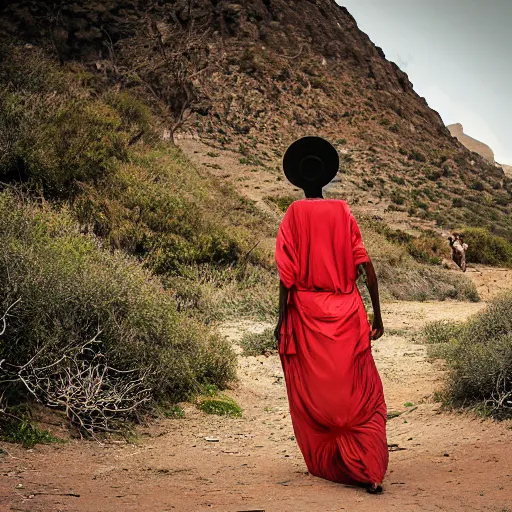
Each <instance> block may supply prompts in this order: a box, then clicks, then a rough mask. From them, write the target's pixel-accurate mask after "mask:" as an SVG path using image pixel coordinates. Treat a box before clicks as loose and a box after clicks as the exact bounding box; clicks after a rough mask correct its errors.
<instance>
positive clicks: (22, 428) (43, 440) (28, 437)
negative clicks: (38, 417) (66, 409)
mask: <svg viewBox="0 0 512 512" xmlns="http://www.w3.org/2000/svg"><path fill="white" fill-rule="evenodd" d="M0 440H2V441H7V442H8V443H17V444H21V445H22V446H23V448H33V447H34V446H35V445H36V444H50V443H58V442H61V440H60V439H58V438H57V437H54V436H52V434H51V433H50V432H48V430H41V429H40V428H39V427H37V426H36V425H34V424H33V423H31V422H30V420H29V419H27V418H15V417H11V418H8V419H7V420H6V421H3V422H0Z"/></svg>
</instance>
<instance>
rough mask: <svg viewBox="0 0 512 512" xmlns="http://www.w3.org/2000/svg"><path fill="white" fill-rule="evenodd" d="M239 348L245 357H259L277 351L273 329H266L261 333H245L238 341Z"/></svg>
mask: <svg viewBox="0 0 512 512" xmlns="http://www.w3.org/2000/svg"><path fill="white" fill-rule="evenodd" d="M240 346H241V347H242V348H243V350H244V355H246V356H260V355H266V354H271V353H274V352H276V351H277V342H276V340H275V338H274V329H272V328H268V329H265V330H264V331H263V332H261V333H247V334H245V336H244V337H243V338H242V339H241V340H240Z"/></svg>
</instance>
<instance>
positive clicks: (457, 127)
mask: <svg viewBox="0 0 512 512" xmlns="http://www.w3.org/2000/svg"><path fill="white" fill-rule="evenodd" d="M447 128H448V130H449V131H450V133H451V134H452V136H453V137H455V138H456V139H457V140H458V141H459V142H460V143H461V144H462V145H464V146H465V147H467V148H468V149H469V150H470V151H473V153H478V154H479V155H480V156H483V157H484V158H485V159H486V160H489V162H494V152H493V151H492V149H491V148H490V147H489V146H488V145H487V144H484V143H483V142H480V141H479V140H476V139H474V138H473V137H470V136H469V135H467V134H465V133H464V127H463V126H462V125H461V124H460V123H456V124H451V125H449V126H447Z"/></svg>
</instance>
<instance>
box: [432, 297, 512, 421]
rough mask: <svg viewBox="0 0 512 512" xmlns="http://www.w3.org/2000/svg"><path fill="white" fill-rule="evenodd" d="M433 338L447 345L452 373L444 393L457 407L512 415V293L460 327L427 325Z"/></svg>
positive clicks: (497, 415) (448, 363)
mask: <svg viewBox="0 0 512 512" xmlns="http://www.w3.org/2000/svg"><path fill="white" fill-rule="evenodd" d="M425 335H426V337H427V339H428V340H429V341H432V342H437V343H441V344H445V347H444V349H443V350H442V351H441V352H437V355H439V354H440V355H441V356H442V357H444V358H445V359H446V362H447V365H448V368H449V370H450V371H449V375H448V380H447V384H446V390H445V393H444V395H445V396H446V397H447V398H448V400H449V401H450V403H452V404H454V405H457V406H470V407H477V408H479V410H482V408H483V409H484V410H486V411H489V412H490V413H492V414H493V415H495V416H496V417H512V294H511V293H508V294H505V295H503V296H501V297H499V298H497V299H495V300H494V301H493V302H492V303H491V304H490V305H489V306H488V307H487V308H486V310H485V311H483V312H482V313H480V314H478V315H476V316H475V317H473V318H471V319H469V320H468V321H467V322H466V323H465V324H462V325H460V326H456V325H455V326H454V325H450V324H448V325H445V326H442V327H441V326H439V325H437V326H427V328H426V330H425Z"/></svg>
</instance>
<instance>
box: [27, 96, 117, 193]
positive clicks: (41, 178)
mask: <svg viewBox="0 0 512 512" xmlns="http://www.w3.org/2000/svg"><path fill="white" fill-rule="evenodd" d="M120 124H121V119H120V117H119V116H118V114H117V113H116V112H115V110H114V109H112V108H111V107H108V106H107V105H105V104H103V103H101V102H98V103H90V104H86V105H80V104H70V105H68V106H66V107H64V108H62V109H60V110H59V111H58V112H56V113H55V115H54V116H52V117H51V118H49V119H47V120H44V121H43V122H42V123H41V124H40V125H39V126H38V127H37V128H36V130H35V131H32V132H31V133H30V134H27V136H26V138H24V139H23V140H21V141H19V143H18V146H17V157H18V158H19V159H20V161H21V165H23V167H24V168H25V169H26V172H27V174H28V177H29V179H31V180H32V181H33V182H34V183H35V184H36V185H40V186H41V187H42V189H43V191H44V192H45V194H47V195H49V196H56V197H64V198H67V197H70V196H73V195H75V194H76V193H77V191H78V184H79V183H80V182H92V183H95V184H96V183H98V182H99V181H100V180H102V179H105V178H107V177H109V175H111V174H112V173H113V172H114V171H115V169H116V166H117V163H118V162H120V161H122V160H124V159H125V158H126V141H125V140H124V137H123V135H122V134H121V133H120V132H119V131H118V130H119V128H120Z"/></svg>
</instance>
